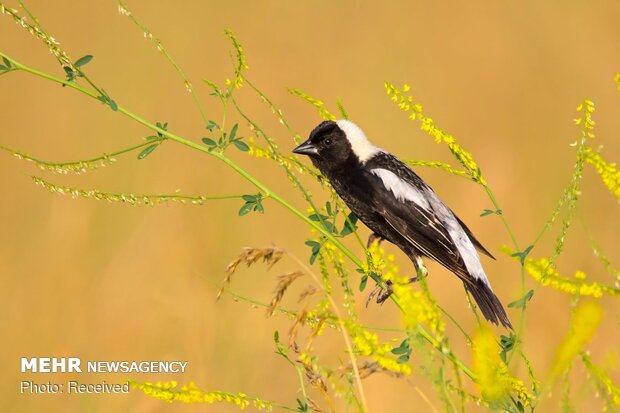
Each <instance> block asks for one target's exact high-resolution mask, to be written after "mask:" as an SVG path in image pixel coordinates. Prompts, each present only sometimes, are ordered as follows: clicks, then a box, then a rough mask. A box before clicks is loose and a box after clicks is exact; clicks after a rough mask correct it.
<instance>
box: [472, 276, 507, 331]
mask: <svg viewBox="0 0 620 413" xmlns="http://www.w3.org/2000/svg"><path fill="white" fill-rule="evenodd" d="M466 286H467V290H469V292H470V293H471V295H472V296H473V297H474V300H476V303H477V304H478V307H479V308H480V311H482V315H484V318H486V319H487V320H489V321H490V322H492V323H493V324H498V323H502V325H503V326H504V327H506V328H509V329H511V330H512V324H510V320H508V316H507V315H506V311H505V310H504V307H503V306H502V303H500V302H499V299H498V298H497V296H496V295H495V294H494V293H493V291H491V289H490V288H489V286H488V285H487V284H486V283H485V282H484V281H482V280H475V281H474V282H473V283H471V284H469V283H467V284H466Z"/></svg>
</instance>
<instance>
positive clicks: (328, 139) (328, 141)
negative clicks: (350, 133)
mask: <svg viewBox="0 0 620 413" xmlns="http://www.w3.org/2000/svg"><path fill="white" fill-rule="evenodd" d="M331 144H332V140H331V138H327V139H325V145H327V146H329V145H331Z"/></svg>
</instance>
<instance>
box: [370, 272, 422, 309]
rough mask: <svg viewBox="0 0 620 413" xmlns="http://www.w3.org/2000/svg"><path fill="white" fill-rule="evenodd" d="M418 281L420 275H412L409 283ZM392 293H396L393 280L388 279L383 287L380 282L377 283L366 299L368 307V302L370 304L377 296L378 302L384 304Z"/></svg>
mask: <svg viewBox="0 0 620 413" xmlns="http://www.w3.org/2000/svg"><path fill="white" fill-rule="evenodd" d="M416 281H418V277H411V278H409V282H408V283H407V284H411V283H414V282H416ZM392 294H394V289H393V288H392V281H389V280H388V281H386V282H385V288H383V287H382V286H381V285H380V284H377V286H376V287H375V288H374V289H373V290H372V291H371V292H370V294H368V299H367V300H366V307H368V304H370V301H372V299H373V298H375V296H377V304H383V303H384V302H385V301H386V300H387V299H388V298H390V296H391V295H392Z"/></svg>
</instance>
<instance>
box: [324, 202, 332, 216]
mask: <svg viewBox="0 0 620 413" xmlns="http://www.w3.org/2000/svg"><path fill="white" fill-rule="evenodd" d="M325 211H326V212H327V215H329V216H332V215H333V214H332V203H331V202H329V201H327V202H326V203H325Z"/></svg>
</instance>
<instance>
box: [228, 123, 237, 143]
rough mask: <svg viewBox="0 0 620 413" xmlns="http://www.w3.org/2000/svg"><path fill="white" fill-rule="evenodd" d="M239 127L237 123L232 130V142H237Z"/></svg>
mask: <svg viewBox="0 0 620 413" xmlns="http://www.w3.org/2000/svg"><path fill="white" fill-rule="evenodd" d="M238 127H239V125H238V124H236V123H235V126H233V127H232V129H231V130H230V138H229V139H230V141H231V142H232V141H234V140H235V135H237V128H238Z"/></svg>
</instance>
